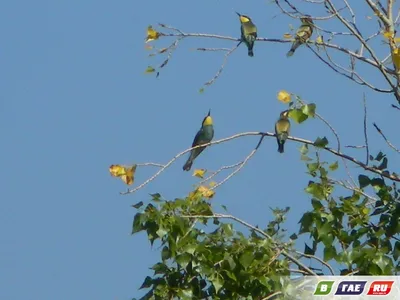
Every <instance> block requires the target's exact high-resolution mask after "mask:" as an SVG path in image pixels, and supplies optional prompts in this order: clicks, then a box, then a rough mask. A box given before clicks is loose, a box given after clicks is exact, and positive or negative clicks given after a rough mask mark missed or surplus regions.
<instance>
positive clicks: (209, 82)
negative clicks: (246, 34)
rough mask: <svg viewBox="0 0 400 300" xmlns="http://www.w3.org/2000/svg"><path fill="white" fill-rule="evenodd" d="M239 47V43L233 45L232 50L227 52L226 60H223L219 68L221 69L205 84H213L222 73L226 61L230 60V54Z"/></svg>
mask: <svg viewBox="0 0 400 300" xmlns="http://www.w3.org/2000/svg"><path fill="white" fill-rule="evenodd" d="M238 47H239V44H238V45H236V46H235V47H233V48H232V49H230V50H229V51H228V52H227V53H226V54H225V57H224V61H223V62H222V65H221V67H220V68H219V70H218V71H217V73H216V74H215V75H214V77H213V78H211V80H209V81H207V82H206V83H205V84H204V85H207V86H209V85H212V84H213V83H214V81H215V80H217V78H218V77H219V76H220V75H221V73H222V71H223V70H224V68H225V65H226V63H227V62H228V58H229V56H230V55H231V54H232V53H233V52H234V51H235V50H236V49H237V48H238Z"/></svg>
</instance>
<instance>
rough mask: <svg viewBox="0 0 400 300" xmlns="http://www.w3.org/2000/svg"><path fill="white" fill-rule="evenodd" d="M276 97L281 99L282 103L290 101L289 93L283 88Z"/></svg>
mask: <svg viewBox="0 0 400 300" xmlns="http://www.w3.org/2000/svg"><path fill="white" fill-rule="evenodd" d="M277 98H278V100H279V101H281V102H283V103H288V102H290V93H288V92H287V91H285V90H281V91H279V93H278V95H277Z"/></svg>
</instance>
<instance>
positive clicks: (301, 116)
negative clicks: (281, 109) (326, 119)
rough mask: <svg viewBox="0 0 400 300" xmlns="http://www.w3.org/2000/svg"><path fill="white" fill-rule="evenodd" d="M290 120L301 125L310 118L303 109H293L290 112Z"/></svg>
mask: <svg viewBox="0 0 400 300" xmlns="http://www.w3.org/2000/svg"><path fill="white" fill-rule="evenodd" d="M289 118H291V119H292V120H294V121H295V122H296V123H298V124H300V123H303V122H304V121H305V120H307V118H308V116H307V115H306V114H305V113H303V111H302V110H301V109H291V110H290V111H289Z"/></svg>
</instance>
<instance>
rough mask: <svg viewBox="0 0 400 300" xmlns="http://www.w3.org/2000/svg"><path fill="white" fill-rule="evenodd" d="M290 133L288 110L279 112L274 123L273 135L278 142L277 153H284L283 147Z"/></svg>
mask: <svg viewBox="0 0 400 300" xmlns="http://www.w3.org/2000/svg"><path fill="white" fill-rule="evenodd" d="M289 133H290V122H289V110H285V111H283V112H281V115H280V117H279V120H278V121H277V122H276V123H275V135H276V140H277V142H278V152H279V153H283V152H284V145H285V142H286V139H287V138H288V136H289Z"/></svg>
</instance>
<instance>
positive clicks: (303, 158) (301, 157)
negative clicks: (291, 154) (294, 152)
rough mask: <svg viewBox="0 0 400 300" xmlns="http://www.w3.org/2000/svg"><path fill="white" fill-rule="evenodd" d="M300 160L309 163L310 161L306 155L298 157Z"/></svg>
mask: <svg viewBox="0 0 400 300" xmlns="http://www.w3.org/2000/svg"><path fill="white" fill-rule="evenodd" d="M300 159H301V160H302V161H311V160H312V159H311V158H310V157H308V156H307V155H301V156H300Z"/></svg>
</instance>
